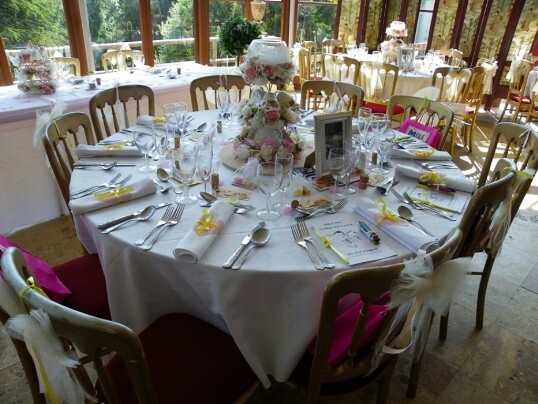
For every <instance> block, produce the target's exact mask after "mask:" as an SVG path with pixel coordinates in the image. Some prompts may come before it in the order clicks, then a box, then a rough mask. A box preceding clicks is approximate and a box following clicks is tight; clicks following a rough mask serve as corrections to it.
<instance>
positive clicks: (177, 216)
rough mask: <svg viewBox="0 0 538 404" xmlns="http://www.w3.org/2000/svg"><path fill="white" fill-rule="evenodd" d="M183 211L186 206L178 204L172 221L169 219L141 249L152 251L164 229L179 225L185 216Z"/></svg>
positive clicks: (171, 218)
mask: <svg viewBox="0 0 538 404" xmlns="http://www.w3.org/2000/svg"><path fill="white" fill-rule="evenodd" d="M183 209H185V205H183V204H182V203H178V204H177V206H176V209H175V210H174V212H173V213H172V216H171V217H170V219H168V220H167V221H166V223H164V224H163V225H162V226H161V227H160V228H159V229H157V231H156V232H155V235H154V236H153V237H151V238H150V239H148V241H146V242H145V243H144V244H142V245H141V246H140V248H142V249H143V250H149V249H151V247H153V244H154V243H155V241H157V239H158V238H159V236H160V235H161V234H162V232H163V231H164V229H166V228H167V227H169V226H174V225H176V224H178V222H179V219H180V218H181V215H182V214H183Z"/></svg>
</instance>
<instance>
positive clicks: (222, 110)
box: [216, 88, 229, 121]
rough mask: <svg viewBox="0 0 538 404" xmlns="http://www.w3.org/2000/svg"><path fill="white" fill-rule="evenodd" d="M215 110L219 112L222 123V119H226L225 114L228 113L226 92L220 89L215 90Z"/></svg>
mask: <svg viewBox="0 0 538 404" xmlns="http://www.w3.org/2000/svg"><path fill="white" fill-rule="evenodd" d="M216 103H217V109H218V111H219V117H220V119H221V120H222V121H224V118H225V117H226V113H227V112H228V103H229V101H228V90H226V89H224V88H221V89H219V90H217V99H216Z"/></svg>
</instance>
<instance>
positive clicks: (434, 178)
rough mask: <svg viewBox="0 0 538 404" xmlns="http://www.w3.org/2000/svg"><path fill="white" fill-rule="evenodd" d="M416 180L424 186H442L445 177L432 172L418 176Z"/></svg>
mask: <svg viewBox="0 0 538 404" xmlns="http://www.w3.org/2000/svg"><path fill="white" fill-rule="evenodd" d="M418 180H419V181H420V182H424V183H426V184H444V183H445V176H444V175H443V174H438V173H436V172H433V171H432V172H427V173H422V174H420V175H419V177H418Z"/></svg>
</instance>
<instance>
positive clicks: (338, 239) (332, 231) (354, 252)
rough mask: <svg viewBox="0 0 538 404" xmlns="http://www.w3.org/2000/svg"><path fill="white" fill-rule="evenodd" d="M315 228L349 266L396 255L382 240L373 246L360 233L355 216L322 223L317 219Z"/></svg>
mask: <svg viewBox="0 0 538 404" xmlns="http://www.w3.org/2000/svg"><path fill="white" fill-rule="evenodd" d="M312 222H314V221H312ZM315 227H316V229H317V230H318V231H319V233H321V234H322V235H323V236H325V237H326V239H327V241H328V242H329V243H330V244H331V245H332V246H334V248H336V249H337V250H338V251H339V252H340V253H341V254H343V255H344V256H345V257H347V258H348V259H349V265H355V264H360V263H363V262H370V261H377V260H381V259H385V258H388V257H393V256H395V255H396V252H394V251H393V250H392V249H391V248H389V247H388V246H387V245H386V244H385V243H383V240H381V242H380V243H379V244H374V243H372V242H371V241H370V239H369V238H368V237H367V236H366V235H365V234H364V233H363V232H361V230H360V227H359V220H358V218H357V215H354V214H343V213H342V214H339V215H338V217H325V218H324V220H323V221H321V219H317V220H316V226H315ZM311 233H312V235H313V236H314V234H316V233H315V232H314V231H311ZM314 237H316V236H314ZM318 241H320V240H319V237H318Z"/></svg>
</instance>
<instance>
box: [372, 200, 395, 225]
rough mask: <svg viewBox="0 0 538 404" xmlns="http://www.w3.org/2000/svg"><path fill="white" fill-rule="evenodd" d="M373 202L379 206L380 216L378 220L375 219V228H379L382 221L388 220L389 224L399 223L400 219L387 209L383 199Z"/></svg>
mask: <svg viewBox="0 0 538 404" xmlns="http://www.w3.org/2000/svg"><path fill="white" fill-rule="evenodd" d="M375 202H376V203H377V204H378V205H379V213H380V214H381V215H380V216H379V219H377V222H376V224H377V227H381V223H382V222H383V221H384V220H388V221H390V222H399V221H400V218H399V217H398V215H397V214H396V213H394V212H393V211H392V210H390V209H389V208H388V207H387V204H386V203H385V201H384V200H383V199H381V198H378V199H376V200H375Z"/></svg>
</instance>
